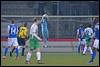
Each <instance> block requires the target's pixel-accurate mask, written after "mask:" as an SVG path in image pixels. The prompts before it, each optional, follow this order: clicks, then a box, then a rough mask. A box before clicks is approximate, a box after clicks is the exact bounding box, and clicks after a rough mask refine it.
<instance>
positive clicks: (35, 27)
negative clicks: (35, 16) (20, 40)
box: [30, 23, 38, 35]
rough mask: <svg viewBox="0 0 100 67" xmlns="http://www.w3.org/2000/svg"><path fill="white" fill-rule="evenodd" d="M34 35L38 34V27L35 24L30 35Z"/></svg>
mask: <svg viewBox="0 0 100 67" xmlns="http://www.w3.org/2000/svg"><path fill="white" fill-rule="evenodd" d="M33 33H36V34H38V26H37V25H36V24H35V23H34V24H33V25H32V26H31V28H30V34H31V35H33Z"/></svg>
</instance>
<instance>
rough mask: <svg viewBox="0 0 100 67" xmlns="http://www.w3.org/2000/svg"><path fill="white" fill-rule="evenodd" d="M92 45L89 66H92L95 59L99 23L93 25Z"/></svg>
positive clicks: (97, 47)
mask: <svg viewBox="0 0 100 67" xmlns="http://www.w3.org/2000/svg"><path fill="white" fill-rule="evenodd" d="M94 38H95V40H94V44H93V54H92V55H91V59H90V61H89V62H88V63H89V64H92V63H93V61H94V59H95V57H96V50H97V49H99V23H97V24H96V25H95V28H94Z"/></svg>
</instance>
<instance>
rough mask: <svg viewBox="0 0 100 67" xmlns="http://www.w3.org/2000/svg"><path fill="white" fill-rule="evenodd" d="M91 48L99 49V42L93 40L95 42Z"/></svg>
mask: <svg viewBox="0 0 100 67" xmlns="http://www.w3.org/2000/svg"><path fill="white" fill-rule="evenodd" d="M93 47H94V48H98V49H99V40H98V39H95V40H94V44H93Z"/></svg>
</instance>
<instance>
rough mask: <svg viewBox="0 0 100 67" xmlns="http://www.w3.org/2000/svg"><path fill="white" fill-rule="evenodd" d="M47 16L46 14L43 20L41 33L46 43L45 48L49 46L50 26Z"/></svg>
mask: <svg viewBox="0 0 100 67" xmlns="http://www.w3.org/2000/svg"><path fill="white" fill-rule="evenodd" d="M47 23H48V21H47V14H44V15H43V16H42V19H41V32H42V37H43V41H44V47H47V46H48V26H47Z"/></svg>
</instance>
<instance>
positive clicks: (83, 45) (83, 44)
mask: <svg viewBox="0 0 100 67" xmlns="http://www.w3.org/2000/svg"><path fill="white" fill-rule="evenodd" d="M85 44H86V42H85V39H83V40H82V53H83V51H84V48H85Z"/></svg>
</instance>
